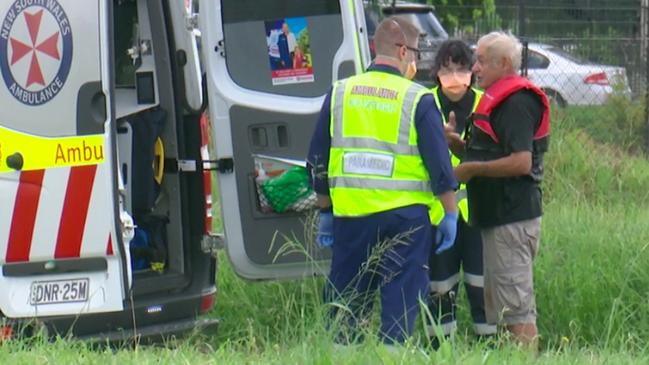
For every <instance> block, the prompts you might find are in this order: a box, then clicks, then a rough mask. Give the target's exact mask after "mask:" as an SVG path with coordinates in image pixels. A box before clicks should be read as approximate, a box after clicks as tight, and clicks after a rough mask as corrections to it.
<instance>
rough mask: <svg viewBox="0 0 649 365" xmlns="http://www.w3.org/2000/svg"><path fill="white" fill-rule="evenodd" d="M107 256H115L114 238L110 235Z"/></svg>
mask: <svg viewBox="0 0 649 365" xmlns="http://www.w3.org/2000/svg"><path fill="white" fill-rule="evenodd" d="M106 255H108V256H113V237H112V236H111V235H108V244H107V245H106Z"/></svg>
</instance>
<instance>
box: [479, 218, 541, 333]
mask: <svg viewBox="0 0 649 365" xmlns="http://www.w3.org/2000/svg"><path fill="white" fill-rule="evenodd" d="M540 237H541V218H540V217H539V218H534V219H530V220H526V221H520V222H515V223H510V224H505V225H502V226H497V227H493V228H488V229H483V230H482V241H483V244H484V254H483V259H484V296H485V314H486V317H487V323H491V324H501V325H512V324H531V323H536V300H535V297H534V279H533V267H532V264H533V262H534V257H535V256H536V253H537V252H538V249H539V238H540Z"/></svg>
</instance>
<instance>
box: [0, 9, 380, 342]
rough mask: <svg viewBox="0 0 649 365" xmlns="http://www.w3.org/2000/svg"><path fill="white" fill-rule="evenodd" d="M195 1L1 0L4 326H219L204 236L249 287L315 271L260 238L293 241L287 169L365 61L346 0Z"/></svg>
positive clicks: (321, 256)
mask: <svg viewBox="0 0 649 365" xmlns="http://www.w3.org/2000/svg"><path fill="white" fill-rule="evenodd" d="M192 3H193V2H192ZM199 4H200V16H198V15H195V14H188V13H187V11H186V7H185V4H184V2H182V1H175V0H163V1H150V0H84V1H83V2H81V1H77V0H9V1H3V2H1V3H0V75H1V76H2V77H1V80H0V292H2V293H3V294H2V295H1V296H0V327H2V333H4V334H12V333H13V334H20V333H27V332H29V331H33V330H34V328H35V327H37V328H39V329H41V330H43V331H45V332H46V333H48V334H51V335H63V336H67V335H73V336H76V337H79V338H86V339H93V340H106V339H107V340H121V339H124V338H132V337H138V338H153V339H155V338H159V337H160V336H161V335H170V334H180V333H186V332H187V331H191V330H194V329H210V328H215V327H216V325H217V324H218V321H217V319H215V317H216V316H218V314H216V315H210V316H201V315H202V314H205V313H207V312H208V311H210V310H211V309H212V307H213V305H214V302H215V296H216V265H217V262H216V259H215V258H216V256H215V254H214V250H215V248H216V247H217V246H219V245H224V246H225V248H226V249H227V253H228V254H227V257H228V259H229V260H230V261H231V262H232V264H233V267H234V269H235V271H236V272H237V273H238V274H239V275H241V276H242V277H245V278H248V279H273V278H288V277H300V276H304V275H310V274H313V273H315V272H316V271H318V270H322V269H321V267H322V266H319V265H313V262H314V260H315V262H320V263H323V265H326V260H327V258H328V256H327V252H325V251H320V250H318V249H312V248H309V247H305V250H304V251H303V252H299V250H298V251H293V252H292V253H289V254H286V253H283V251H282V248H281V245H280V243H281V242H277V244H276V243H275V242H274V239H275V238H277V237H294V236H297V237H303V236H305V232H308V229H306V228H305V227H304V224H303V222H304V220H305V217H306V216H307V214H308V211H309V209H310V207H311V206H312V204H311V203H310V199H311V197H312V194H311V193H312V192H310V191H309V188H308V186H306V187H305V186H304V176H305V175H304V169H303V160H304V156H305V155H306V149H307V143H308V140H309V137H310V134H311V131H312V129H313V126H314V124H315V121H316V118H317V115H318V111H319V108H320V104H321V103H322V100H323V97H324V95H325V93H326V92H327V91H328V89H329V87H330V85H331V83H332V82H333V81H334V80H336V79H340V78H344V77H347V76H350V75H352V74H354V73H356V72H359V71H360V70H361V69H362V67H364V65H366V64H367V62H368V58H369V56H368V55H369V52H368V47H367V41H366V40H365V37H364V33H363V32H364V20H363V16H362V5H361V2H360V1H354V0H340V1H329V0H313V1H309V2H308V4H307V2H305V1H303V0H268V1H264V2H259V1H252V0H222V1H212V0H203V1H201V2H200V3H199ZM197 24H200V32H197V31H195V29H194V28H195V26H196V25H197ZM198 34H201V35H202V36H201V38H202V39H201V40H200V44H201V45H202V47H201V48H202V49H201V55H200V57H199V53H198V50H197V42H196V36H197V35H198ZM201 64H202V69H203V71H202V72H201ZM202 73H204V75H205V76H204V78H203V81H201V74H202ZM203 88H205V89H206V90H208V93H207V94H204V93H203V91H202V89H203ZM208 98H209V108H208V109H207V112H206V113H203V111H204V110H205V108H204V107H205V106H206V105H207V103H206V102H207V99H208ZM208 115H209V119H208ZM208 120H211V123H209V125H208ZM210 133H211V135H210ZM210 140H211V142H212V143H213V144H214V146H215V148H214V158H210V154H209V152H208V143H209V141H210ZM212 176H216V177H217V180H218V181H217V184H216V185H218V192H216V191H214V195H215V198H214V200H215V201H216V200H218V203H219V205H220V211H221V212H222V215H223V217H222V221H223V227H222V228H223V233H222V234H220V235H214V234H212V233H211V231H212V221H211V220H212V215H211V214H212V206H211V205H212V190H211V189H212V181H211V177H212ZM285 186H289V187H290V189H289V190H288V193H286V192H284V193H277V191H281V189H279V190H278V188H282V187H285ZM296 187H297V188H296ZM291 195H292V196H291ZM23 331H24V332H23Z"/></svg>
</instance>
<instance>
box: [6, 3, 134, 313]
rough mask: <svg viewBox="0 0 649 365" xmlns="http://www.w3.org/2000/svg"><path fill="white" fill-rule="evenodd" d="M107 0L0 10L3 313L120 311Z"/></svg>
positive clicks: (123, 268)
mask: <svg viewBox="0 0 649 365" xmlns="http://www.w3.org/2000/svg"><path fill="white" fill-rule="evenodd" d="M111 11H112V0H84V1H83V2H81V1H78V0H48V1H36V0H34V1H24V0H16V1H13V0H11V1H2V2H0V20H1V22H0V24H1V27H0V74H1V75H2V78H1V80H0V105H1V107H0V269H1V273H0V292H1V293H2V295H0V310H1V311H2V314H3V315H4V316H6V317H9V318H26V317H43V316H61V315H78V314H85V313H99V312H110V311H119V310H122V309H123V307H124V299H125V298H126V293H127V292H128V290H129V288H130V280H131V279H130V267H129V265H127V262H128V250H127V249H125V247H126V246H125V245H126V244H127V243H128V240H130V237H131V235H132V233H133V232H132V226H130V224H129V222H130V221H129V217H128V215H126V214H122V210H121V207H120V203H119V200H120V199H119V192H118V189H119V183H118V172H117V167H116V166H117V165H116V151H115V138H114V137H115V125H114V118H113V113H114V107H113V100H112V98H111V96H112V93H111V90H112V74H111V69H112V66H111V63H112V59H113V58H112V55H111V52H112V51H111V46H110V38H111V37H110V34H111V28H112V24H111V22H110V21H109V19H110V15H111Z"/></svg>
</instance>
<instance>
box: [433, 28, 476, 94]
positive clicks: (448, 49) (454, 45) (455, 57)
mask: <svg viewBox="0 0 649 365" xmlns="http://www.w3.org/2000/svg"><path fill="white" fill-rule="evenodd" d="M449 61H450V62H453V63H457V64H459V65H462V66H466V67H467V68H468V69H469V70H470V69H471V67H472V66H473V62H474V58H473V51H472V50H471V48H469V46H468V45H467V44H466V43H465V42H464V41H462V40H459V39H449V40H447V41H444V43H442V45H441V46H440V47H439V50H438V51H437V54H436V55H435V62H434V63H433V71H432V74H431V77H432V78H433V79H435V81H436V82H437V84H438V85H439V78H438V77H437V73H438V72H439V70H440V69H441V68H442V67H446V66H448V63H449ZM473 78H474V77H473V75H471V83H473V81H474V80H473Z"/></svg>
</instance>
